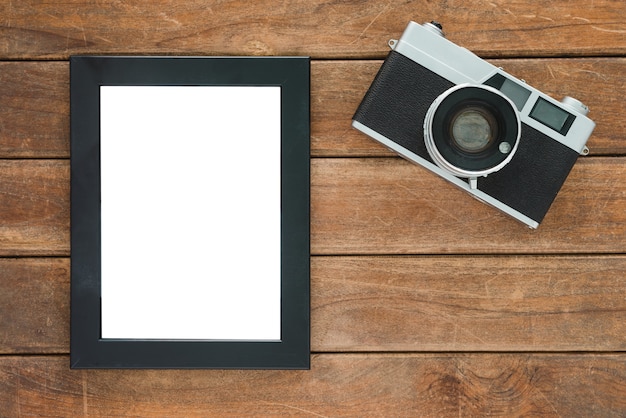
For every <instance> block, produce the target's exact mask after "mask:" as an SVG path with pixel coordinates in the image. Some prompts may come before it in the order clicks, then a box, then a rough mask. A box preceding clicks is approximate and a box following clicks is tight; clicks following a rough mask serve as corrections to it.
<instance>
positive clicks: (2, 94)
mask: <svg viewBox="0 0 626 418" xmlns="http://www.w3.org/2000/svg"><path fill="white" fill-rule="evenodd" d="M69 114H70V89H69V65H68V64H67V63H57V62H55V63H48V62H0V158H32V157H37V158H54V157H65V158H67V157H69V154H70V147H69V144H70V118H69Z"/></svg>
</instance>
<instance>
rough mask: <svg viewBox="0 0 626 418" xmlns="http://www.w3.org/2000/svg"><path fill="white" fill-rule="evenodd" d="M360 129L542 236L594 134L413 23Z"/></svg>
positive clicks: (362, 112) (580, 108)
mask: <svg viewBox="0 0 626 418" xmlns="http://www.w3.org/2000/svg"><path fill="white" fill-rule="evenodd" d="M389 46H390V47H391V49H392V50H391V52H390V53H389V55H388V56H387V58H386V59H385V62H384V63H383V65H382V66H381V68H380V70H379V71H378V74H377V75H376V77H375V79H374V81H373V82H372V85H371V86H370V88H369V90H368V91H367V93H366V94H365V96H364V98H363V100H362V102H361V104H360V105H359V107H358V109H357V111H356V113H355V114H354V117H353V121H352V126H353V127H354V128H356V129H358V130H359V131H361V132H363V133H365V134H367V135H368V136H370V137H372V138H373V139H375V140H377V141H378V142H380V143H381V144H383V145H385V146H386V147H387V148H389V149H390V150H392V151H394V152H396V153H397V154H399V155H400V156H402V157H404V158H406V159H407V160H409V161H411V162H414V163H416V164H419V165H421V166H423V167H425V168H427V169H428V170H430V171H432V172H434V173H436V174H438V175H440V176H441V177H443V178H445V179H446V180H448V181H450V182H452V183H453V184H455V185H457V186H458V187H461V188H463V189H464V190H466V191H467V192H469V193H470V194H472V195H473V196H474V197H476V198H478V199H479V200H481V201H483V202H485V203H488V204H490V205H492V206H494V207H496V208H497V209H499V210H501V211H503V212H505V213H507V214H509V215H511V216H513V217H514V218H516V219H517V220H519V221H521V222H523V223H525V224H526V225H528V226H529V227H531V228H537V227H538V226H539V223H540V222H541V221H542V220H543V218H544V216H545V214H546V213H547V211H548V209H549V207H550V205H551V204H552V202H553V200H554V198H555V197H556V195H557V193H558V191H559V190H560V188H561V186H562V185H563V183H564V182H565V179H566V177H567V175H568V174H569V172H570V170H571V169H572V167H573V165H574V163H575V162H576V160H577V158H578V156H579V155H581V154H586V153H587V152H588V150H587V148H586V146H585V144H586V143H587V140H588V139H589V136H590V135H591V132H592V131H593V129H594V127H595V123H594V122H593V121H592V120H590V119H589V118H587V116H586V115H587V112H588V108H587V107H586V106H585V105H583V104H582V103H581V102H579V101H578V100H576V99H573V98H571V97H566V98H564V99H563V101H561V102H558V101H556V100H554V99H552V98H551V97H549V96H547V95H546V94H544V93H542V92H540V91H539V90H537V89H534V88H533V87H531V86H529V85H528V84H526V83H525V82H524V81H523V80H519V79H517V78H515V77H513V76H511V75H510V74H508V73H506V72H505V71H504V70H503V69H502V68H498V67H495V66H493V65H491V64H489V63H488V62H486V61H484V60H482V59H481V58H479V57H478V56H476V55H474V54H473V53H471V52H470V51H468V50H467V49H465V48H462V47H459V46H458V45H456V44H454V43H452V42H450V41H448V40H447V39H446V38H445V36H444V34H443V32H442V30H441V25H439V24H438V23H436V22H432V23H425V24H423V25H420V24H417V23H415V22H410V23H409V25H408V26H407V28H406V30H405V31H404V33H403V34H402V37H401V38H400V40H398V41H395V40H391V41H389Z"/></svg>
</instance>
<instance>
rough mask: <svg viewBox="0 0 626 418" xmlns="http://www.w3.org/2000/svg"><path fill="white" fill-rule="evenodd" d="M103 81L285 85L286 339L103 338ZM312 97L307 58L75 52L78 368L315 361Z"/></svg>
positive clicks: (305, 364) (272, 365)
mask: <svg viewBox="0 0 626 418" xmlns="http://www.w3.org/2000/svg"><path fill="white" fill-rule="evenodd" d="M101 86H279V87H280V91H281V93H280V101H281V145H280V147H281V156H280V161H281V191H280V196H281V197H280V200H281V201H280V212H281V215H280V216H281V218H280V225H281V231H280V240H281V247H280V263H281V265H280V272H281V273H280V275H281V277H280V281H281V287H280V299H281V301H280V309H281V310H280V318H281V325H280V340H277V341H260V340H197V339H192V340H189V339H186V340H183V339H141V338H137V339H136V338H128V339H124V338H102V333H101V324H102V322H101V319H102V318H101V279H102V277H101V219H100V215H101V213H100V211H101V202H100V191H101V189H100V185H101V173H100V88H101ZM309 97H310V59H309V58H308V57H146V56H143V57H112V56H72V57H70V108H71V111H70V114H71V129H70V133H71V338H70V339H71V341H70V367H71V368H77V369H80V368H177V369H185V368H218V369H232V368H235V369H308V368H309V367H310V291H309V276H310V244H309V241H310V238H309V237H310V226H309V222H310V220H309V219H310V196H309V194H310V151H309V143H310V138H309V137H310V121H309V118H310V116H309V107H310V104H309V101H310V99H309ZM237 152H239V151H235V150H233V155H232V156H229V155H225V156H224V158H231V159H232V161H233V165H236V164H237V155H236V154H237ZM238 169H245V167H238ZM245 258H246V253H245V251H242V253H241V260H242V262H245ZM207 320H211V319H207ZM212 320H215V319H212Z"/></svg>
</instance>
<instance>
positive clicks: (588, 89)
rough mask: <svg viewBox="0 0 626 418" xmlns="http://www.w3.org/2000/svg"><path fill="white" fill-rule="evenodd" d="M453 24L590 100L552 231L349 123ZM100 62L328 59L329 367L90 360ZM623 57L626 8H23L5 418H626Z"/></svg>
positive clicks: (17, 15)
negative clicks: (112, 364)
mask: <svg viewBox="0 0 626 418" xmlns="http://www.w3.org/2000/svg"><path fill="white" fill-rule="evenodd" d="M431 19H437V20H439V21H440V22H442V23H443V25H444V29H445V30H446V32H447V36H448V39H450V40H451V41H453V42H455V43H457V44H459V45H461V46H464V47H467V48H468V49H470V50H472V51H474V52H476V53H477V54H478V55H480V56H481V57H484V58H486V59H488V60H489V61H490V62H492V63H494V64H496V65H498V66H503V67H504V68H505V70H507V71H508V72H510V73H511V74H513V75H515V76H517V77H519V78H524V79H525V80H526V81H527V82H528V83H529V84H531V85H533V86H535V87H537V88H538V89H540V90H542V91H544V92H546V93H548V94H550V95H552V96H554V97H556V98H557V99H560V98H561V97H562V96H564V95H572V96H575V97H577V98H578V99H580V100H582V101H583V102H585V103H586V104H587V105H589V107H590V108H591V112H590V117H591V118H592V119H594V120H595V121H596V122H597V124H598V125H597V128H596V131H595V132H594V134H593V136H592V138H591V139H590V141H589V143H588V146H589V148H590V149H591V154H590V155H589V156H587V157H581V158H580V159H579V161H578V162H577V164H576V165H575V167H574V169H573V171H572V173H571V175H570V177H569V178H568V180H567V182H566V183H565V185H564V187H563V189H562V191H561V193H560V194H559V195H558V197H557V199H556V201H555V203H554V205H553V207H552V209H551V210H550V211H549V212H548V215H547V217H546V218H545V220H544V222H543V224H542V225H541V226H540V227H539V229H538V230H537V231H532V230H530V229H527V228H525V227H524V226H522V225H521V224H519V223H517V222H515V221H513V220H511V219H510V218H508V217H506V216H504V215H502V214H500V213H498V212H497V211H495V210H493V209H491V208H490V207H487V206H485V205H483V204H482V203H480V202H477V201H475V200H474V199H471V198H470V197H469V196H468V195H466V194H465V193H464V192H462V191H460V190H457V189H456V188H454V186H451V185H449V184H448V183H447V182H445V181H444V180H442V179H440V178H438V177H436V176H434V175H431V174H429V173H427V172H426V171H425V170H423V169H422V168H420V167H418V166H415V165H411V164H409V163H407V162H405V161H404V160H402V159H400V158H397V157H395V156H394V155H392V154H390V153H389V152H388V151H386V150H385V149H383V148H382V147H381V146H379V145H377V144H376V143H374V141H372V140H370V139H369V138H367V137H366V136H364V135H362V134H360V133H359V132H357V131H355V130H353V129H351V127H350V120H351V116H352V113H353V112H354V110H355V109H356V106H357V105H358V103H359V101H360V99H361V98H362V96H363V94H364V93H365V91H366V89H367V87H368V86H369V84H370V82H371V81H372V79H373V77H374V75H375V73H376V71H377V69H378V68H379V67H380V65H381V63H382V59H383V58H384V57H385V55H386V53H387V51H388V47H387V45H386V43H387V40H388V39H389V38H397V37H398V36H400V34H401V33H402V31H403V29H404V27H405V25H406V24H407V22H408V21H409V20H416V21H419V22H421V21H428V20H431ZM83 53H87V54H181V55H193V54H197V55H310V56H312V57H313V61H312V65H311V69H312V77H311V84H312V93H311V107H312V114H311V131H312V133H311V142H312V146H311V148H312V149H311V152H312V159H311V168H312V178H311V187H312V189H311V195H312V208H311V209H312V215H311V216H312V217H311V227H312V237H311V251H312V254H313V255H312V260H311V261H312V271H311V296H312V302H311V316H312V324H311V332H312V337H311V345H312V351H313V352H312V366H311V370H310V371H211V370H195V371H184V370H170V371H163V370H161V371H160V370H149V371H137V370H122V371H120V370H117V371H116V370H104V371H98V370H82V371H78V370H70V369H69V357H68V352H69V308H70V300H69V256H70V243H69V226H70V220H69V207H70V203H69V159H68V158H69V85H68V82H69V77H68V72H69V66H68V62H67V60H68V57H69V55H71V54H83ZM625 54H626V3H624V2H623V1H622V0H596V1H593V2H589V1H582V0H571V1H566V0H553V1H547V0H538V1H527V2H506V1H503V0H494V1H491V2H489V1H478V0H468V1H463V2H461V1H457V2H454V1H441V2H431V1H426V0H423V1H414V2H400V1H389V2H381V1H374V0H369V1H368V0H366V1H363V2H336V1H331V0H320V1H305V0H294V1H285V2H271V1H265V0H263V1H254V2H245V1H237V0H233V1H220V2H208V1H199V0H193V1H168V0H162V1H154V2H140V1H138V0H124V1H120V0H115V1H114V0H103V1H99V2H86V1H78V0H77V1H69V2H61V1H55V0H52V1H49V2H36V1H32V0H29V1H20V2H17V1H10V0H5V1H3V2H2V4H1V5H0V59H1V60H2V61H1V62H0V256H2V258H0V416H7V417H12V416H22V415H23V416H29V415H54V416H68V417H69V416H80V415H126V414H128V415H136V416H177V415H180V416H193V415H199V416H208V415H215V416H242V415H258V416H271V415H292V414H293V415H311V416H377V415H378V416H435V417H438V416H448V415H454V416H458V415H463V416H485V415H497V416H516V415H541V416H563V417H571V416H624V415H626V353H625V351H624V350H626V256H625V254H626V253H625V251H626V181H624V178H626V140H625V138H624V133H623V132H624V127H625V124H626V123H625V122H624V114H625V111H626V105H625V103H626V102H625V101H624V94H625V91H626V82H625V75H626V59H625V58H624V56H625ZM224 158H232V160H233V164H236V163H237V159H236V156H228V155H225V156H224Z"/></svg>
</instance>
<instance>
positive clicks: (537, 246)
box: [311, 157, 626, 255]
mask: <svg viewBox="0 0 626 418" xmlns="http://www.w3.org/2000/svg"><path fill="white" fill-rule="evenodd" d="M625 176H626V164H624V160H623V159H622V158H608V157H593V158H581V159H580V160H579V161H578V162H577V163H576V164H575V165H574V168H573V170H572V172H571V173H570V176H569V177H568V179H567V180H566V182H565V184H564V186H563V188H562V189H561V191H560V193H559V194H558V195H557V197H556V200H555V202H554V204H553V205H552V207H551V209H550V211H549V212H548V214H547V215H546V217H545V219H544V220H543V222H542V224H541V225H540V226H539V229H537V230H531V229H528V228H526V227H524V226H523V225H522V224H521V223H518V222H517V221H514V220H513V219H512V218H510V217H509V216H508V215H504V214H502V213H500V212H499V211H497V210H495V209H493V208H491V207H490V206H487V205H485V204H484V203H481V202H479V201H477V200H475V199H472V198H471V197H470V196H469V195H468V194H467V193H466V192H465V191H462V190H461V189H457V188H456V186H453V185H452V184H450V183H448V182H447V181H446V180H443V179H442V178H441V177H439V176H437V175H434V174H431V173H430V172H428V171H427V170H425V169H424V168H422V167H419V166H417V165H415V164H411V163H408V162H406V161H404V160H402V159H399V158H388V159H372V158H363V159H356V158H352V159H314V160H313V161H312V179H311V208H312V209H311V249H312V252H313V254H317V255H324V254H348V255H349V254H463V253H465V254H480V253H500V254H502V253H518V254H519V253H533V254H538V253H597V252H601V253H623V252H625V251H626V210H625V208H626V184H625V183H624V182H623V181H622V179H623V178H624V177H625Z"/></svg>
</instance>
